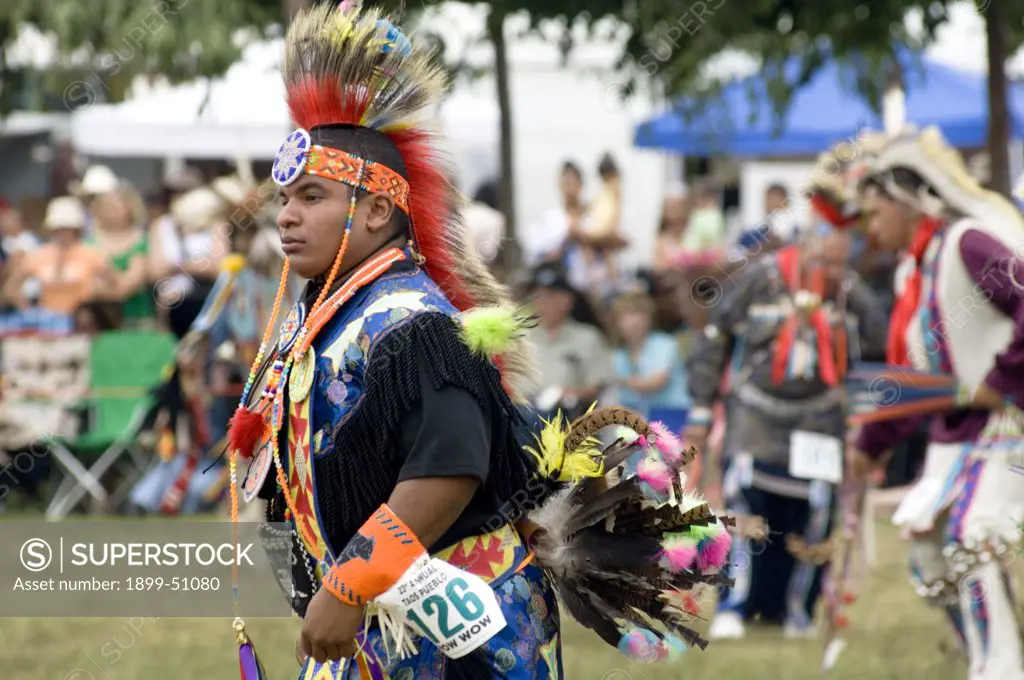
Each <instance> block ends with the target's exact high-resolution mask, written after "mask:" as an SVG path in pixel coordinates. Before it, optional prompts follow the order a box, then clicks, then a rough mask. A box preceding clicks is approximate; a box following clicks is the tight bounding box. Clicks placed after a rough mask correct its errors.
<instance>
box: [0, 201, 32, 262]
mask: <svg viewBox="0 0 1024 680" xmlns="http://www.w3.org/2000/svg"><path fill="white" fill-rule="evenodd" d="M0 234H3V241H2V243H0V249H2V250H3V254H4V267H5V269H6V271H8V272H11V271H14V270H15V269H17V268H18V265H19V263H20V262H21V260H22V258H23V257H24V256H25V255H26V254H27V253H31V252H32V251H33V250H35V249H36V248H38V247H39V238H38V237H36V235H35V234H33V233H32V232H31V231H29V230H28V229H27V228H26V227H25V221H24V220H23V219H22V217H21V213H20V212H19V211H18V209H17V208H14V207H12V206H8V205H4V206H2V207H0Z"/></svg>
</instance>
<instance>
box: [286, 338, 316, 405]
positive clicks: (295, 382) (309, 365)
mask: <svg viewBox="0 0 1024 680" xmlns="http://www.w3.org/2000/svg"><path fill="white" fill-rule="evenodd" d="M315 373H316V353H315V352H314V351H313V348H312V347H310V348H308V349H307V350H306V351H305V352H303V354H302V359H301V360H300V361H299V365H298V366H296V367H295V368H294V369H292V374H291V376H290V378H289V379H288V396H289V398H290V399H291V400H292V401H293V402H300V401H304V400H305V399H306V397H308V396H309V391H310V389H312V387H313V378H314V375H315Z"/></svg>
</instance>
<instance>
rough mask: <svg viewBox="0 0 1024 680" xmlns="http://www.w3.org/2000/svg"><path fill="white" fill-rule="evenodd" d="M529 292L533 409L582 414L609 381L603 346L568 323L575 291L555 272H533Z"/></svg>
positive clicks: (597, 336) (596, 335)
mask: <svg viewBox="0 0 1024 680" xmlns="http://www.w3.org/2000/svg"><path fill="white" fill-rule="evenodd" d="M530 292H531V295H532V296H533V307H534V309H535V311H536V313H537V316H538V318H539V325H538V326H537V327H536V328H533V329H531V331H530V340H531V341H532V342H533V344H534V346H535V347H537V350H538V351H537V359H538V364H539V365H538V368H539V374H540V376H541V379H540V384H539V385H538V388H537V390H536V391H535V393H534V394H533V395H532V396H533V399H532V401H533V405H534V407H535V408H536V409H537V410H538V411H539V412H540V413H541V414H542V415H543V414H548V413H550V412H551V411H553V410H554V409H556V408H562V409H563V410H564V411H567V412H568V413H570V414H572V413H577V412H578V411H581V410H585V409H586V408H587V407H589V406H590V404H591V403H592V402H593V401H594V400H596V399H597V396H598V394H599V393H600V392H601V390H602V389H603V388H604V387H605V386H607V384H608V382H609V378H610V376H611V363H610V358H609V354H608V346H607V343H606V342H605V339H604V337H603V336H602V335H601V333H600V331H598V330H597V329H596V328H594V327H593V326H590V325H588V324H583V323H580V322H578V321H575V320H573V319H572V316H571V315H572V310H573V306H574V305H575V304H576V302H577V298H578V296H577V292H576V291H575V290H574V289H573V287H572V286H571V285H570V283H569V281H568V280H567V279H566V277H565V275H564V274H563V273H562V272H561V271H560V270H559V269H558V268H557V267H551V266H545V267H540V268H538V270H537V271H536V272H535V274H534V278H533V281H532V283H531V286H530Z"/></svg>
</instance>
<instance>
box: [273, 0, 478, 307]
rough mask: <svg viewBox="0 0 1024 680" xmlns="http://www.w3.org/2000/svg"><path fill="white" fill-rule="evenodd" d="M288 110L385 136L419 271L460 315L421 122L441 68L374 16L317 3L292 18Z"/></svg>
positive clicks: (439, 185)
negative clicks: (402, 180)
mask: <svg viewBox="0 0 1024 680" xmlns="http://www.w3.org/2000/svg"><path fill="white" fill-rule="evenodd" d="M284 80H285V88H286V91H287V98H288V108H289V110H290V112H291V116H292V119H293V120H294V121H295V122H296V123H297V124H298V125H299V126H300V127H301V128H304V129H306V130H313V129H314V128H317V127H320V126H325V125H356V126H361V127H368V128H371V129H374V130H377V131H378V132H381V133H382V134H384V135H386V136H387V137H388V139H390V140H391V143H392V144H394V146H395V148H396V149H397V150H398V152H399V153H400V154H401V156H402V159H403V161H404V163H405V169H406V178H407V180H408V192H409V194H408V213H409V217H410V221H411V223H412V231H413V233H412V237H413V240H414V241H415V243H416V247H417V250H418V251H419V253H420V254H421V255H422V256H423V257H424V258H425V259H426V262H425V263H424V265H423V266H424V269H425V270H426V272H427V274H428V275H429V276H430V277H431V278H432V279H434V281H436V282H437V283H438V284H439V285H441V286H442V288H443V289H444V291H445V294H446V295H447V296H448V298H449V299H450V300H451V302H452V304H454V305H455V306H456V307H458V308H459V309H461V310H465V309H468V308H470V307H472V306H473V305H474V304H475V300H474V299H473V296H472V294H471V293H470V292H469V291H468V290H467V288H466V285H465V283H464V282H463V281H462V280H461V277H460V276H459V274H458V272H456V271H455V267H454V261H453V256H452V252H451V248H450V245H451V244H450V239H449V238H448V233H447V232H448V230H449V227H450V225H451V224H452V222H453V217H454V216H453V214H452V200H451V189H450V187H449V185H448V181H447V179H446V177H445V173H444V170H443V168H444V165H443V163H442V162H441V159H440V157H439V154H438V153H437V152H436V150H435V148H434V145H433V143H432V142H433V140H432V135H431V133H430V132H429V131H428V130H427V129H426V127H425V126H424V125H423V121H422V119H421V118H420V116H421V115H422V112H423V110H424V109H427V108H429V107H430V105H431V104H432V103H435V102H436V101H437V100H438V98H439V97H440V96H441V95H442V94H443V93H444V91H445V89H446V87H447V79H446V75H445V73H444V71H443V70H442V69H441V68H440V67H439V65H438V64H437V63H436V61H435V60H434V58H433V54H432V53H431V52H430V51H429V50H426V49H421V48H420V47H419V46H417V45H413V43H412V42H410V41H409V39H408V38H407V37H406V36H405V35H404V34H402V33H401V31H399V30H398V29H397V28H396V27H395V26H394V25H393V24H392V23H391V22H390V21H388V20H387V19H385V18H383V17H382V15H381V14H380V12H379V11H376V10H368V11H365V12H361V11H360V10H359V9H358V8H356V9H354V10H351V11H346V10H345V8H344V7H343V8H342V9H334V8H332V7H330V6H329V5H328V6H321V7H317V8H315V9H312V10H310V11H308V12H305V13H303V14H301V15H299V16H298V17H296V18H295V21H294V22H293V23H292V25H291V27H290V28H289V32H288V38H287V46H286V53H285V63H284Z"/></svg>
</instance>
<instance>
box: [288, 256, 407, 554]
mask: <svg viewBox="0 0 1024 680" xmlns="http://www.w3.org/2000/svg"><path fill="white" fill-rule="evenodd" d="M347 240H348V239H347V238H346V239H345V240H344V241H343V242H342V248H341V250H340V251H339V255H340V254H343V253H344V251H345V246H346V243H347ZM403 257H405V253H403V252H402V251H401V250H400V249H398V248H389V249H388V250H385V251H383V252H381V253H378V254H377V255H375V256H374V257H373V258H372V259H371V260H369V261H368V262H366V263H365V264H363V265H362V266H360V268H359V269H357V270H356V272H355V273H354V274H352V276H351V278H349V280H348V281H346V282H345V283H343V284H342V285H341V288H339V289H338V290H337V291H336V292H335V293H334V294H332V295H331V296H330V297H329V298H327V299H326V300H324V298H325V297H326V292H327V290H328V289H329V288H330V285H331V284H332V283H333V281H334V278H335V276H336V275H337V269H338V266H337V265H338V264H340V262H341V258H340V257H339V258H338V259H337V260H336V261H335V266H334V267H332V269H331V273H330V274H329V275H328V277H327V283H326V284H325V285H324V289H323V290H322V291H321V292H320V295H319V296H318V297H317V300H316V302H314V303H313V306H312V308H311V310H310V312H309V313H307V314H306V322H305V323H304V324H303V329H302V331H301V332H300V334H299V337H298V339H296V341H295V344H294V345H292V349H291V352H290V353H289V354H288V358H287V359H286V361H285V369H284V370H283V371H282V372H281V373H282V374H281V376H280V377H279V378H278V385H277V390H276V391H275V397H274V408H273V409H271V412H272V413H277V414H278V418H279V419H281V420H283V418H284V414H283V410H284V383H285V380H286V378H285V377H284V376H285V375H287V373H288V371H289V370H290V369H291V366H292V364H293V363H298V361H299V360H300V359H301V358H302V355H303V354H304V353H305V352H306V351H307V350H308V349H309V347H310V345H311V344H312V343H313V340H314V339H315V338H316V336H317V334H318V333H319V332H320V329H321V328H323V327H324V325H325V324H326V323H327V322H328V321H329V320H330V319H331V317H332V316H333V315H334V313H335V312H337V310H338V308H340V307H341V306H342V305H343V304H345V303H346V302H347V301H348V300H349V299H351V297H352V296H353V295H355V294H356V291H358V290H359V289H360V288H362V287H363V286H365V285H366V284H368V283H370V282H372V281H374V280H375V279H376V278H377V277H378V276H380V275H381V274H383V273H384V272H385V271H387V269H388V268H389V267H390V266H391V265H392V264H394V263H395V262H397V261H398V260H400V259H402V258H403ZM270 428H271V433H272V434H271V451H272V452H273V455H274V465H275V466H276V468H277V470H276V475H275V477H276V479H277V485H278V487H279V488H280V489H281V490H282V492H283V493H284V500H285V503H286V505H287V506H288V509H289V510H290V511H291V513H292V517H298V516H299V514H300V513H299V512H298V510H297V509H296V507H295V498H294V496H292V493H291V489H290V487H289V486H288V480H287V479H286V478H285V474H284V466H283V465H282V464H281V454H280V450H279V445H278V432H279V431H280V428H281V422H275V421H274V420H273V418H272V419H271V423H270ZM295 524H296V528H297V530H298V531H299V535H300V537H301V538H302V540H304V541H305V543H306V545H307V546H315V545H316V544H317V542H316V540H314V539H312V538H311V537H310V536H308V535H307V534H306V532H305V531H303V530H302V524H301V523H300V522H298V521H296V522H295ZM316 557H317V559H320V558H321V557H322V556H319V555H318V556H316Z"/></svg>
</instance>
